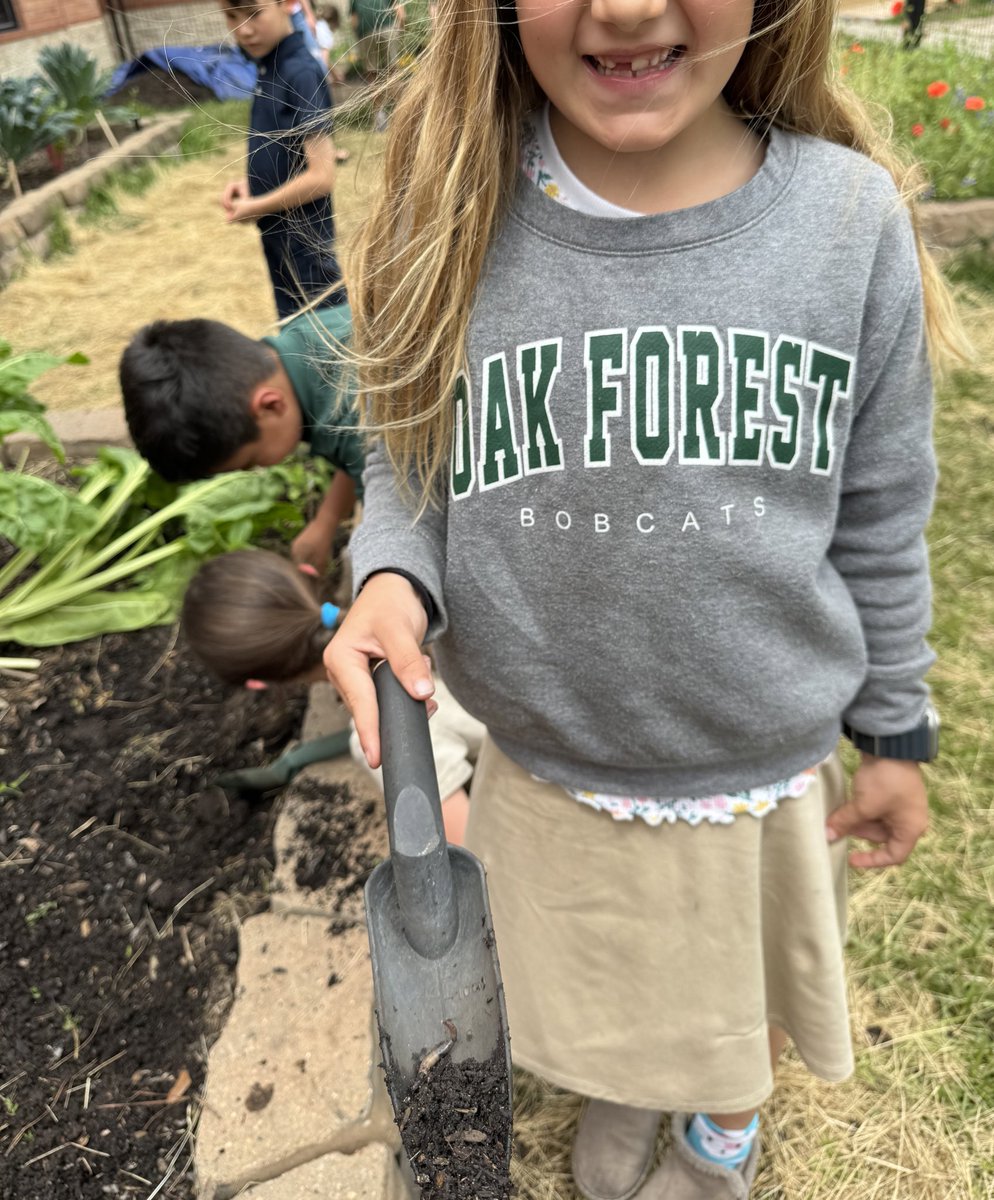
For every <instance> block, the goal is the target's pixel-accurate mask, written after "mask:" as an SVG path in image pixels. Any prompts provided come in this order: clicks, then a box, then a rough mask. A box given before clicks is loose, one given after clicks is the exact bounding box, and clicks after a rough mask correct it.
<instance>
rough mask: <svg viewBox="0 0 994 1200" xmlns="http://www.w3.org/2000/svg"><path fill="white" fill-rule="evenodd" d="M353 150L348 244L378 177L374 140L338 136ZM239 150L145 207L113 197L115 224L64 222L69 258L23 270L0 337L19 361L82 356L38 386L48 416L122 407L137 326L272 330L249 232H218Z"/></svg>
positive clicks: (184, 165)
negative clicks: (39, 354) (35, 354)
mask: <svg viewBox="0 0 994 1200" xmlns="http://www.w3.org/2000/svg"><path fill="white" fill-rule="evenodd" d="M338 143H339V144H340V145H343V146H344V147H346V148H347V149H350V150H351V151H352V158H351V159H350V161H349V162H348V163H346V164H344V165H342V166H340V167H339V169H338V179H337V186H336V189H335V204H336V213H337V216H338V230H339V236H340V238H341V237H344V236H346V235H347V233H348V231H349V229H350V228H351V226H352V225H353V224H354V220H355V218H354V215H353V214H355V213H356V212H357V211H360V210H361V208H362V205H363V203H364V198H365V197H366V196H367V195H368V193H369V192H370V190H371V189H372V188H373V187H374V186H375V184H376V181H377V179H378V177H379V145H380V142H379V139H378V138H377V135H375V134H364V133H352V132H350V131H345V132H344V133H343V134H342V135H341V136H339V138H338ZM242 153H243V142H242V141H241V140H238V141H233V142H232V143H231V145H230V146H229V147H227V148H226V149H225V150H224V151H223V152H221V153H220V154H213V155H210V156H208V157H205V158H199V159H182V160H180V161H179V162H178V163H177V164H176V165H171V166H168V167H167V168H166V169H163V170H161V171H160V173H159V176H158V178H157V179H156V181H155V182H154V183H153V184H152V186H151V187H150V188H149V189H148V190H147V191H146V192H145V193H144V194H143V195H141V196H129V195H126V194H125V193H123V192H121V191H115V193H114V197H115V201H116V203H117V206H118V210H119V211H118V212H117V214H115V215H111V216H107V217H103V218H101V219H100V220H99V221H98V222H97V223H96V224H94V225H89V226H87V225H81V224H80V223H79V222H78V221H71V222H70V229H71V236H72V240H73V247H74V249H73V252H72V253H71V254H69V255H66V256H65V257H60V258H57V259H52V260H49V261H48V262H44V263H42V262H37V263H33V264H31V265H30V266H29V267H28V268H27V270H26V271H25V273H24V275H23V276H22V277H21V278H20V279H17V280H16V281H14V282H13V283H12V284H10V285H9V287H7V289H6V290H4V291H0V336H2V337H3V339H4V340H5V341H8V342H10V343H11V344H12V345H13V346H14V348H15V349H17V350H27V349H31V350H47V351H49V352H51V353H53V354H72V353H74V352H75V351H82V352H83V353H84V354H86V355H88V356H89V358H90V363H89V365H88V366H86V367H82V368H80V367H58V368H56V369H55V370H53V371H51V372H49V373H47V374H46V375H45V376H43V377H42V378H41V379H39V380H38V382H37V384H35V385H34V388H33V394H34V395H35V396H36V397H37V399H38V400H40V401H41V402H42V403H43V404H45V405H46V406H47V407H48V408H50V409H52V410H67V409H77V410H86V411H94V410H96V409H102V408H107V407H111V406H113V405H116V404H118V403H119V399H120V396H119V391H118V384H117V364H118V360H119V359H120V356H121V351H122V350H123V349H124V347H125V346H126V345H127V343H128V341H129V339H130V337H131V335H132V334H133V333H134V331H135V330H136V329H137V328H138V327H139V326H141V325H143V324H145V323H146V322H148V321H153V320H156V319H159V318H166V319H169V320H181V319H184V318H188V317H210V318H213V319H214V320H218V321H225V322H227V323H228V324H230V325H233V326H235V328H237V329H240V330H242V331H243V332H244V333H247V334H249V335H250V336H252V337H259V336H261V335H262V334H264V333H266V332H269V331H270V330H271V328H272V326H273V325H274V323H275V320H276V310H275V308H274V305H273V297H272V291H271V289H270V284H269V276H268V273H267V271H266V267H265V263H264V261H263V257H262V250H261V248H260V246H259V238H258V234H257V233H256V231H255V227H254V226H229V225H227V224H226V223H225V221H224V217H223V215H222V212H221V208H220V205H219V202H218V198H219V196H220V194H221V191H222V189H223V187H224V185H225V183H227V181H228V180H229V179H233V178H237V177H238V176H239V175H240V174H241V173H242V171H243V160H242Z"/></svg>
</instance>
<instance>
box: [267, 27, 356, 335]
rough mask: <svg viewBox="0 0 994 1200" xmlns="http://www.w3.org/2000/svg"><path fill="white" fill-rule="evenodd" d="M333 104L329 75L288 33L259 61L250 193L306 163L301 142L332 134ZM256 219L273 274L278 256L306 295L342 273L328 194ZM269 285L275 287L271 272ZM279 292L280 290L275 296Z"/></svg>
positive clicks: (296, 37)
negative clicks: (334, 249) (335, 245)
mask: <svg viewBox="0 0 994 1200" xmlns="http://www.w3.org/2000/svg"><path fill="white" fill-rule="evenodd" d="M331 107H332V102H331V93H330V91H329V89H328V80H327V75H326V73H325V72H324V70H323V69H322V67H321V64H320V63H319V62H318V61H317V59H316V58H315V57H314V56H313V55H312V54H311V52H310V51H309V50H308V49H307V46H306V44H305V43H304V38H303V35H302V34H300V33H296V32H295V33H291V34H288V35H287V36H286V37H285V38H284V39H283V40H282V41H281V42H280V43H279V45H277V46H276V48H275V49H274V50H271V51H270V52H269V54H267V55H266V56H265V57H264V58H261V59H259V60H258V63H257V80H256V86H255V93H254V95H253V99H252V112H251V116H250V120H249V136H248V184H249V192H250V193H251V194H252V195H253V196H259V195H262V194H263V193H264V192H271V191H273V189H274V188H278V187H281V186H282V185H283V184H284V183H286V182H287V180H288V179H290V178H291V177H292V176H294V175H297V174H299V173H300V172H301V171H302V170H303V169H304V168H305V166H306V165H307V156H306V154H305V152H304V142H305V141H306V140H307V139H308V138H313V137H315V136H320V135H322V134H328V135H330V133H331V127H332V122H331ZM258 225H259V231H260V233H261V234H262V237H263V244H264V247H266V250H267V259H268V260H270V271H271V273H272V272H273V271H274V264H276V265H279V264H280V263H282V264H283V266H285V268H286V274H287V278H290V277H291V276H292V277H293V278H294V279H295V280H297V281H298V282H299V290H301V292H302V298H303V299H310V298H313V296H315V295H317V294H319V293H320V292H321V291H323V290H324V289H325V288H326V287H328V286H329V285H330V284H332V283H335V282H337V280H338V279H339V278H340V277H341V273H340V271H339V269H338V264H337V262H336V261H335V258H334V253H333V251H332V247H333V244H334V238H335V223H334V215H333V212H332V207H331V197H330V196H321V197H319V198H318V199H316V200H309V201H308V202H307V203H306V204H301V205H299V206H298V207H296V208H291V209H288V210H287V211H285V212H282V213H267V214H266V215H265V216H262V217H259V219H258ZM266 243H269V245H268V246H266ZM274 286H277V291H279V287H278V281H277V278H276V275H275V274H274ZM279 299H280V298H279V295H277V303H279ZM281 315H283V314H282V313H281Z"/></svg>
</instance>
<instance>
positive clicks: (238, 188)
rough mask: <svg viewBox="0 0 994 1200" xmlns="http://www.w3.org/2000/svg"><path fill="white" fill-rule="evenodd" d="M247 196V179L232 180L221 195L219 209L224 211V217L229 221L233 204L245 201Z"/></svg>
mask: <svg viewBox="0 0 994 1200" xmlns="http://www.w3.org/2000/svg"><path fill="white" fill-rule="evenodd" d="M249 195H250V193H249V185H248V180H247V179H234V180H232V181H231V183H229V184H228V185H227V186H226V187H225V189H224V191H223V192H222V193H221V207H222V208H223V209H224V213H225V216H226V217H227V218H228V220H229V221H230V220H231V214H232V211H233V209H234V206H235V204H236V203H237V202H238V201H239V200H247V199H248V198H249Z"/></svg>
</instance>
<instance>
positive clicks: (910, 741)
mask: <svg viewBox="0 0 994 1200" xmlns="http://www.w3.org/2000/svg"><path fill="white" fill-rule="evenodd" d="M842 733H843V735H844V736H845V737H847V738H848V739H849V741H850V742H852V744H853V746H855V748H856V749H857V750H861V751H863V752H864V753H865V754H873V755H875V756H876V757H877V758H897V759H902V760H905V761H908V762H931V761H932V759H933V758H935V757H936V755H937V754H938V753H939V721H938V717H937V715H936V714H935V710H934V709H932V708H931V706H930V707H929V709H928V710H927V711H926V713H925V716H924V718H923V719H922V721H921V722H920V723H919V724H918V725H917V726H916V727H915V728H914V729H909V730H906V731H905V732H903V733H885V734H874V733H862V732H860V730H858V729H853V727H852V726H851V725H849V724H848V723H847V722H845V721H843V722H842Z"/></svg>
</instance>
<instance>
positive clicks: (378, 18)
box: [349, 0, 397, 37]
mask: <svg viewBox="0 0 994 1200" xmlns="http://www.w3.org/2000/svg"><path fill="white" fill-rule="evenodd" d="M396 4H397V0H352V4H351V6H350V8H349V11H350V12H353V13H355V15H356V33H358V34H359V36H360V37H362V36H363V35H364V34H367V33H374V32H375V31H376V30H378V29H385V28H387V27H388V26H390V25H392V24H393V23H394V20H395V18H394V11H393V10H394V8H395V7H396Z"/></svg>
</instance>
